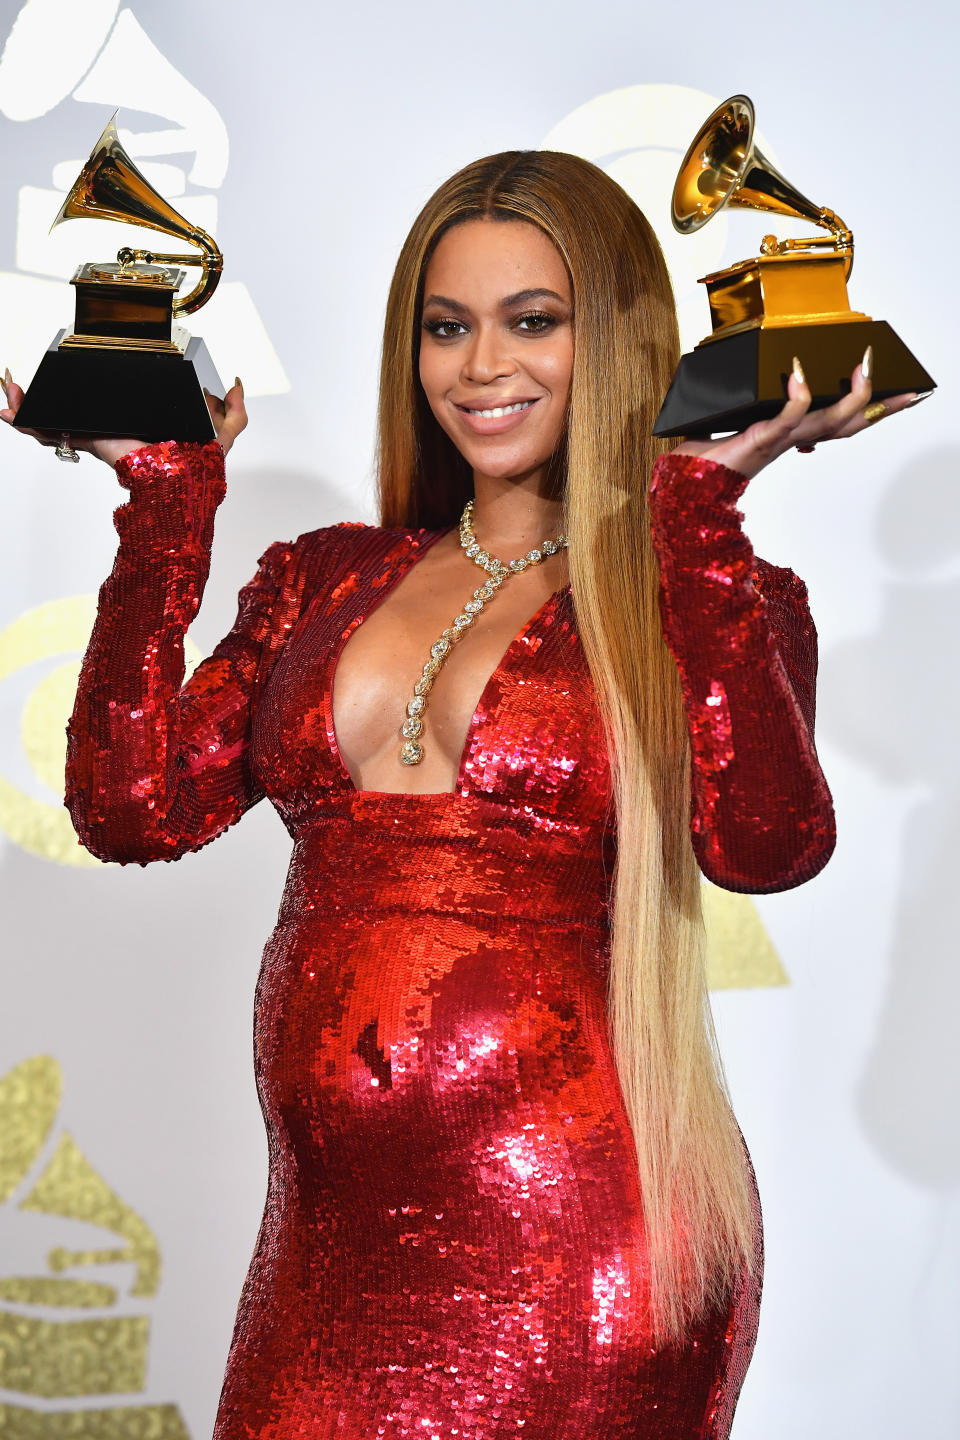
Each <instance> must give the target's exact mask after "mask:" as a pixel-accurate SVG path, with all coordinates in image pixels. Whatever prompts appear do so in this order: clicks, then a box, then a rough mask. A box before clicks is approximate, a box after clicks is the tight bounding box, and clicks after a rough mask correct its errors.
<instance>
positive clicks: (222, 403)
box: [0, 370, 247, 466]
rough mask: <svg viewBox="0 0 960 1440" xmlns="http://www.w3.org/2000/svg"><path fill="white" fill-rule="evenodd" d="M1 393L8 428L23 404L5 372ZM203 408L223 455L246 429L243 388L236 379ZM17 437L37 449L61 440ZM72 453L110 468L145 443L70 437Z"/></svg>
mask: <svg viewBox="0 0 960 1440" xmlns="http://www.w3.org/2000/svg"><path fill="white" fill-rule="evenodd" d="M0 385H2V388H3V393H4V395H5V396H6V401H7V407H6V409H4V410H0V420H4V421H6V423H7V424H8V425H12V424H13V422H14V419H15V417H16V414H17V411H18V410H19V409H20V406H21V404H22V403H23V390H22V388H21V387H20V386H19V385H18V384H17V382H16V381H15V380H14V379H13V377H12V376H11V374H10V371H9V370H7V371H5V373H4V377H3V380H2V382H0ZM206 398H207V408H208V409H209V411H210V418H211V419H212V421H213V426H214V429H215V431H216V434H217V439H218V440H219V442H220V445H221V447H222V449H223V453H224V455H226V453H227V451H228V450H229V449H230V447H231V446H232V444H233V442H234V440H236V438H237V436H238V435H239V434H240V432H241V431H242V430H245V429H246V426H247V411H246V407H245V405H244V403H243V386H242V385H241V383H240V379H239V377H238V378H237V380H236V382H235V384H233V385H232V386H231V387H230V389H229V390H228V391H227V393H226V395H225V396H224V398H223V399H222V400H218V399H217V398H216V396H214V395H210V394H207V397H206ZM20 434H21V435H31V436H32V437H33V439H34V440H36V441H37V442H38V443H39V444H40V445H48V446H55V445H59V444H60V442H61V439H62V437H61V436H60V435H51V434H48V433H46V432H44V431H40V430H21V431H20ZM70 443H71V444H72V446H73V448H74V450H85V451H86V452H87V453H88V454H89V455H95V456H96V457H97V459H98V460H103V461H104V463H105V464H107V465H110V466H113V465H116V463H117V461H118V460H121V459H122V458H123V456H124V455H129V453H130V451H131V450H140V449H142V448H143V446H144V445H146V444H147V441H145V440H132V439H131V440H117V439H114V438H113V437H108V438H101V439H92V438H90V437H89V436H87V437H81V436H77V437H76V438H74V437H71V442H70Z"/></svg>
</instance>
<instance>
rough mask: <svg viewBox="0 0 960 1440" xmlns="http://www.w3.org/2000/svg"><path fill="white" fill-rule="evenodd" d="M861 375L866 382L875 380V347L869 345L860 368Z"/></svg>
mask: <svg viewBox="0 0 960 1440" xmlns="http://www.w3.org/2000/svg"><path fill="white" fill-rule="evenodd" d="M860 374H861V375H862V376H863V378H864V380H872V379H873V346H872V345H868V346H867V348H866V350H864V352H863V362H862V364H861V366H860Z"/></svg>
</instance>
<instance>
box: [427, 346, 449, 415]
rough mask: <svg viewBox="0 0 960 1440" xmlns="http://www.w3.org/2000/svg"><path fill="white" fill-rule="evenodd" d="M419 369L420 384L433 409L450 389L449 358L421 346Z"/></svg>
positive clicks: (432, 349) (429, 347) (430, 348)
mask: <svg viewBox="0 0 960 1440" xmlns="http://www.w3.org/2000/svg"><path fill="white" fill-rule="evenodd" d="M419 369H420V384H421V385H422V386H423V390H424V393H425V395H426V397H427V399H428V400H429V402H430V405H431V407H433V408H434V409H435V408H436V406H437V404H438V403H439V402H440V400H441V399H442V397H443V395H444V393H445V392H446V391H447V390H448V389H449V388H450V379H451V376H450V363H449V356H448V355H447V354H445V353H444V352H443V351H442V350H437V349H434V348H433V347H432V346H428V345H421V347H420V361H419Z"/></svg>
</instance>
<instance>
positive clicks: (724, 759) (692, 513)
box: [650, 453, 835, 892]
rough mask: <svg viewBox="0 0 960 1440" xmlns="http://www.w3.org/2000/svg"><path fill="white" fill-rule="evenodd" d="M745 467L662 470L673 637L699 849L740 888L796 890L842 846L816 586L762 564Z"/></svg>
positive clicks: (723, 881)
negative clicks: (824, 750) (747, 505)
mask: <svg viewBox="0 0 960 1440" xmlns="http://www.w3.org/2000/svg"><path fill="white" fill-rule="evenodd" d="M746 485H747V480H746V478H745V477H744V476H743V475H741V474H739V473H738V472H737V471H734V470H730V469H728V468H727V467H726V466H724V465H720V464H717V463H716V462H713V461H711V460H708V459H706V458H704V457H701V456H694V455H688V454H677V453H674V454H671V455H666V456H663V457H662V458H661V459H660V460H659V461H658V462H657V464H656V466H655V469H654V475H653V482H652V485H651V490H650V505H651V521H652V527H653V538H654V545H655V548H656V551H657V556H658V559H659V562H660V575H661V591H660V600H661V612H662V615H663V625H664V634H665V637H666V640H667V643H668V645H669V646H670V649H671V651H672V652H673V655H674V657H675V658H676V661H677V665H678V668H679V671H680V679H681V683H682V687H683V697H684V702H685V705H686V710H687V719H688V725H689V730H690V742H691V750H692V772H691V789H692V818H691V830H692V835H693V844H694V849H695V851H696V854H697V859H698V861H699V863H700V866H701V869H702V870H703V872H704V874H705V875H706V876H707V877H708V878H709V879H710V880H712V881H713V882H714V883H715V884H717V885H722V886H724V887H725V888H726V889H728V890H744V891H752V892H764V891H773V890H787V889H790V888H791V887H792V886H794V885H800V884H802V883H803V881H805V880H809V879H810V878H811V877H812V876H814V875H816V874H817V872H818V871H819V870H821V869H822V868H823V866H824V865H825V864H826V863H827V861H828V860H829V858H830V855H831V854H832V852H833V847H834V843H835V827H834V816H833V805H832V802H831V799H830V792H829V790H828V789H827V783H826V781H825V779H824V777H823V772H822V771H821V769H820V765H819V762H818V760H817V754H816V749H815V747H814V742H813V719H814V695H815V681H816V670H817V640H816V631H815V629H814V626H813V621H812V620H811V618H810V612H809V610H808V608H807V600H806V588H805V586H804V585H803V582H802V581H801V580H799V579H798V578H797V577H796V576H795V575H794V574H793V572H792V571H790V570H782V569H778V568H777V567H776V566H772V565H768V564H766V563H765V562H764V561H762V560H757V559H756V557H755V556H754V553H753V550H752V548H751V545H750V542H749V540H748V539H747V537H746V536H745V535H744V534H743V532H742V530H741V528H740V522H741V520H742V518H743V517H742V516H741V514H740V512H739V510H738V509H737V501H738V500H739V498H740V496H741V495H742V494H743V491H744V489H745V488H746Z"/></svg>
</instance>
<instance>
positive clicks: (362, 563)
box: [261, 520, 437, 579]
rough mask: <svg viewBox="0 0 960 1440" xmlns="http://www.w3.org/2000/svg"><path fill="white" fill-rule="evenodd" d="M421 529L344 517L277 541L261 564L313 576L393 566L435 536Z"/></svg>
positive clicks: (334, 575) (326, 575)
mask: <svg viewBox="0 0 960 1440" xmlns="http://www.w3.org/2000/svg"><path fill="white" fill-rule="evenodd" d="M436 534H437V532H436V531H434V530H424V529H386V528H384V527H383V526H380V525H367V524H364V523H363V522H362V521H358V520H343V521H341V522H340V523H339V524H336V525H324V526H321V527H320V528H319V529H317V530H307V531H305V532H304V534H302V535H299V536H298V537H297V539H296V540H293V541H290V542H284V541H277V542H276V543H275V544H273V545H271V546H270V547H269V549H268V550H267V551H266V552H265V554H264V555H263V556H262V557H261V563H264V562H266V563H268V564H269V563H271V562H272V563H273V566H276V565H277V564H279V565H281V566H284V567H286V566H290V567H293V568H294V569H297V570H302V571H305V572H307V573H308V574H310V575H312V576H317V577H318V578H319V577H323V578H327V579H329V578H331V577H336V576H337V575H338V574H340V573H342V572H343V571H345V570H349V569H358V570H359V569H362V570H367V569H371V570H376V569H378V568H381V567H386V568H392V567H393V566H394V565H397V564H401V563H403V561H404V560H406V559H407V558H408V557H412V556H413V555H414V554H415V553H416V552H417V551H418V550H419V549H420V548H421V547H422V546H424V545H425V544H428V543H429V542H430V541H432V540H433V539H435V538H436Z"/></svg>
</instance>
